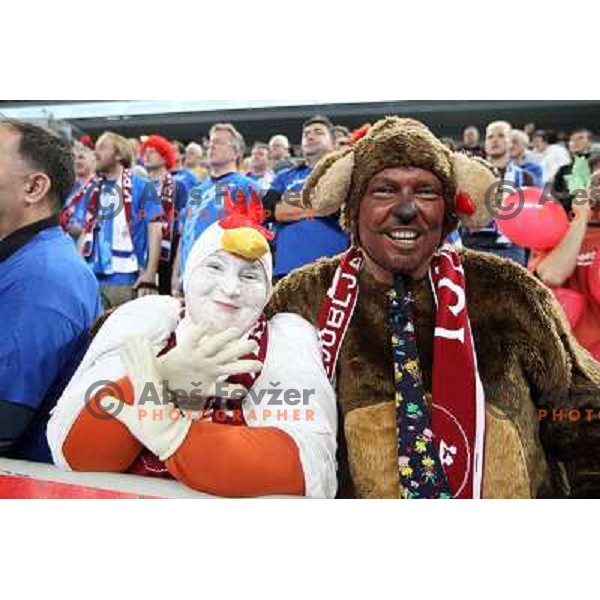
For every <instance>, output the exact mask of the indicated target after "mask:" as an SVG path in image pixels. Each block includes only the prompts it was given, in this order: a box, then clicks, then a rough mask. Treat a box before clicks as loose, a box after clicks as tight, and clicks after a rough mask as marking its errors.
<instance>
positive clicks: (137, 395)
mask: <svg viewBox="0 0 600 600" xmlns="http://www.w3.org/2000/svg"><path fill="white" fill-rule="evenodd" d="M121 360H122V361H123V364H124V365H125V368H126V370H127V374H128V375H129V379H130V381H131V385H132V387H133V394H134V403H133V406H129V405H126V404H123V405H122V406H121V408H120V410H119V411H115V412H114V417H115V418H116V419H118V420H119V421H121V423H123V425H125V427H127V429H129V431H131V433H132V434H133V435H134V436H135V437H136V438H137V439H138V440H139V441H140V442H141V443H142V444H143V445H144V446H145V447H146V448H148V450H150V451H151V452H153V453H154V454H155V455H156V456H158V458H159V459H160V460H162V461H165V460H167V458H169V457H170V456H171V455H172V454H174V453H175V452H176V451H177V449H178V448H179V447H180V446H181V444H182V443H183V441H184V440H185V437H186V436H187V433H188V431H189V429H190V427H191V425H192V421H191V419H188V418H186V417H185V416H184V415H183V414H181V413H180V412H179V410H178V409H176V408H175V406H174V405H173V403H172V402H168V403H166V404H165V403H164V399H163V397H162V389H163V387H162V380H161V374H160V370H159V368H158V362H157V360H156V357H155V356H154V351H153V350H152V346H151V345H150V342H149V341H148V340H147V339H146V338H143V337H139V336H136V337H130V338H127V339H125V340H124V341H123V344H122V347H121ZM149 386H154V389H152V387H149ZM156 397H158V398H159V399H160V404H158V403H157V402H156V401H154V402H153V401H152V400H151V399H156ZM141 398H144V399H145V402H144V403H143V404H141V405H140V404H139V402H140V399H141ZM114 401H115V399H114V398H110V397H108V398H104V399H103V401H102V402H101V405H102V404H103V403H104V402H106V403H107V405H108V404H112V405H113V408H114ZM111 412H112V411H111Z"/></svg>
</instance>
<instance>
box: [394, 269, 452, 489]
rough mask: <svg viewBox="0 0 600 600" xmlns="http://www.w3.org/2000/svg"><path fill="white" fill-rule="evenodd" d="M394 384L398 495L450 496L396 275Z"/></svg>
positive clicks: (406, 299) (406, 300) (407, 301)
mask: <svg viewBox="0 0 600 600" xmlns="http://www.w3.org/2000/svg"><path fill="white" fill-rule="evenodd" d="M388 297H389V301H390V302H389V318H390V330H391V332H392V348H393V352H394V378H395V383H396V433H397V438H398V470H399V473H400V497H402V498H452V494H451V492H450V486H449V485H448V481H447V479H446V475H445V474H444V469H443V467H442V464H441V462H440V458H439V453H438V449H437V445H436V444H435V443H434V437H433V432H432V430H431V416H430V414H429V409H428V408H427V402H426V400H425V394H424V392H423V382H422V377H421V368H420V366H419V355H418V353H417V344H416V337H415V326H414V320H413V311H412V296H411V294H410V292H406V289H405V281H404V277H402V276H400V275H397V276H396V277H395V280H394V287H393V288H392V289H391V290H390V291H389V293H388Z"/></svg>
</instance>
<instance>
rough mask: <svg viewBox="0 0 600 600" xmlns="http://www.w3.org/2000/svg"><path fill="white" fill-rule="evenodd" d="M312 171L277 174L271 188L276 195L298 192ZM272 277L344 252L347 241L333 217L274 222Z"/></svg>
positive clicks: (300, 169)
mask: <svg viewBox="0 0 600 600" xmlns="http://www.w3.org/2000/svg"><path fill="white" fill-rule="evenodd" d="M311 171H312V168H311V167H309V166H308V165H299V166H297V167H292V168H291V169H285V170H283V171H280V172H279V173H278V174H277V175H276V176H275V179H274V180H273V183H272V184H271V189H274V190H277V191H279V192H282V193H285V192H299V191H300V190H301V189H302V187H303V186H304V182H305V181H306V179H307V177H308V176H309V175H310V172H311ZM275 233H276V237H275V248H276V252H275V268H274V270H273V274H274V275H275V276H282V275H287V273H289V272H290V271H291V270H292V269H297V268H298V267H302V266H303V265H306V264H308V263H312V262H314V261H315V260H317V259H319V258H323V257H325V256H335V255H336V254H340V253H341V252H344V251H345V250H347V249H348V246H349V245H350V240H349V238H348V236H347V235H346V233H344V231H343V230H342V228H341V227H340V225H339V222H338V218H337V216H329V217H313V218H311V219H301V220H293V221H287V222H281V221H278V222H277V224H276V227H275Z"/></svg>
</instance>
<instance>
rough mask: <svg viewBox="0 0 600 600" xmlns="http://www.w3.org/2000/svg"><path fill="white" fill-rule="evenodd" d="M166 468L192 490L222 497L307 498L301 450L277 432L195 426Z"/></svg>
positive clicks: (208, 423) (204, 424)
mask: <svg viewBox="0 0 600 600" xmlns="http://www.w3.org/2000/svg"><path fill="white" fill-rule="evenodd" d="M166 465H167V469H168V470H169V472H170V473H171V474H172V475H173V477H175V478H176V479H178V480H179V481H182V482H183V483H185V484H186V485H187V486H189V487H191V488H194V489H197V490H200V491H202V492H207V493H209V494H215V495H217V496H264V495H268V494H289V495H293V496H302V495H304V472H303V470H302V463H301V462H300V453H299V451H298V447H297V446H296V443H295V442H294V440H293V439H292V438H291V437H290V436H289V435H288V434H287V433H285V432H284V431H281V430H280V429H276V428H275V427H247V426H239V427H238V426H232V425H222V424H219V423H214V422H212V421H196V422H194V423H192V427H191V429H190V431H189V433H188V435H187V437H186V438H185V441H184V442H183V444H182V445H181V447H180V448H179V449H178V450H177V452H175V454H173V456H171V458H169V459H168V460H167V462H166Z"/></svg>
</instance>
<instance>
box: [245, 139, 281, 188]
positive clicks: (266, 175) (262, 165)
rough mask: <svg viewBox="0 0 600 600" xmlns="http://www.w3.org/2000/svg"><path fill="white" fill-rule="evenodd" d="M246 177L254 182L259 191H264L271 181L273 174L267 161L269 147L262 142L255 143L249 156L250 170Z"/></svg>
mask: <svg viewBox="0 0 600 600" xmlns="http://www.w3.org/2000/svg"><path fill="white" fill-rule="evenodd" d="M246 177H249V178H250V179H252V180H254V181H255V182H256V185H257V186H258V188H259V189H260V190H261V194H262V193H263V190H264V191H266V190H267V189H268V188H269V187H270V186H271V183H272V181H273V177H275V174H274V173H273V171H271V162H270V160H269V146H268V145H267V144H264V143H263V142H255V144H254V146H252V152H251V154H250V170H249V171H248V172H247V173H246Z"/></svg>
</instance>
